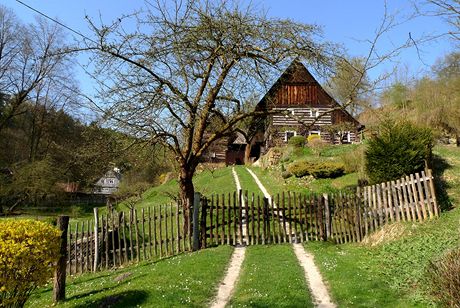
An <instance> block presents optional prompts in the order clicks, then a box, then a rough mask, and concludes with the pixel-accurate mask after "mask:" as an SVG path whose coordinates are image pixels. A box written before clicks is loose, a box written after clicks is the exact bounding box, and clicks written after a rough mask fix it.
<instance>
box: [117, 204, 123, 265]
mask: <svg viewBox="0 0 460 308" xmlns="http://www.w3.org/2000/svg"><path fill="white" fill-rule="evenodd" d="M120 220H121V215H120V214H119V213H117V215H116V224H117V238H118V243H117V244H118V264H119V265H120V266H121V265H122V264H123V259H122V258H123V256H122V251H121V233H120V228H121V221H120Z"/></svg>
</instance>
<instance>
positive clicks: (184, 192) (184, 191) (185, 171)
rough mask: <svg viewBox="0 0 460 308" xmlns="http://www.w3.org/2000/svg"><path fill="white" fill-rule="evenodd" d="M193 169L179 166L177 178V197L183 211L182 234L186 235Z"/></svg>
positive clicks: (191, 196) (188, 223)
mask: <svg viewBox="0 0 460 308" xmlns="http://www.w3.org/2000/svg"><path fill="white" fill-rule="evenodd" d="M193 174H194V168H191V167H189V166H181V170H180V176H179V190H180V191H179V197H180V203H181V205H182V209H183V210H184V234H188V231H189V225H190V208H191V205H192V204H193V198H194V194H195V187H194V186H193Z"/></svg>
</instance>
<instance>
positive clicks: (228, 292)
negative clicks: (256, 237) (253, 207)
mask: <svg viewBox="0 0 460 308" xmlns="http://www.w3.org/2000/svg"><path fill="white" fill-rule="evenodd" d="M232 173H233V179H234V180H235V185H236V189H237V190H238V191H240V190H241V183H240V179H239V178H238V174H237V173H236V171H235V168H233V169H232ZM242 203H243V204H242V205H243V208H244V198H243V200H242ZM243 216H244V217H246V212H243ZM244 224H245V223H244V222H243V242H244V240H245V239H246V237H247V235H246V233H245V230H246V228H245V226H244ZM238 238H239V237H238ZM246 240H247V239H246ZM239 244H240V245H241V246H238V247H236V248H235V250H234V251H233V254H232V258H231V259H230V265H229V267H228V269H227V273H226V274H225V278H224V280H223V281H222V282H221V283H220V285H219V290H218V291H217V296H216V298H214V300H213V301H212V303H211V305H210V306H211V307H212V308H223V307H225V305H227V303H228V301H229V300H230V297H231V296H232V294H233V291H234V289H235V285H236V282H237V280H238V277H239V276H240V272H241V265H242V264H243V260H244V256H245V253H246V247H245V246H243V245H244V243H239Z"/></svg>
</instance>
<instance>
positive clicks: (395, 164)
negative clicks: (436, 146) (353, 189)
mask: <svg viewBox="0 0 460 308" xmlns="http://www.w3.org/2000/svg"><path fill="white" fill-rule="evenodd" d="M432 147H433V135H432V132H431V130H430V129H429V128H422V127H417V126H414V125H413V124H411V123H410V122H407V121H406V122H395V121H393V120H391V119H387V120H386V121H384V122H383V123H382V124H381V125H380V126H379V130H378V131H377V132H376V134H375V135H374V136H373V137H372V138H370V140H369V141H368V144H367V148H366V151H365V160H366V172H367V175H368V177H369V180H370V182H371V183H372V184H375V183H381V182H386V181H390V180H394V179H397V178H400V177H402V176H405V175H409V174H411V173H414V172H419V171H421V170H423V169H424V168H425V166H426V164H427V163H430V161H431V150H432Z"/></svg>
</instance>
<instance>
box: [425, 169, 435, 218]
mask: <svg viewBox="0 0 460 308" xmlns="http://www.w3.org/2000/svg"><path fill="white" fill-rule="evenodd" d="M422 179H423V190H424V192H425V196H426V198H425V199H426V206H427V208H428V214H429V216H430V219H431V218H433V212H434V209H433V207H432V204H433V203H432V198H431V195H430V189H429V187H428V179H427V176H426V174H425V171H422Z"/></svg>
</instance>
